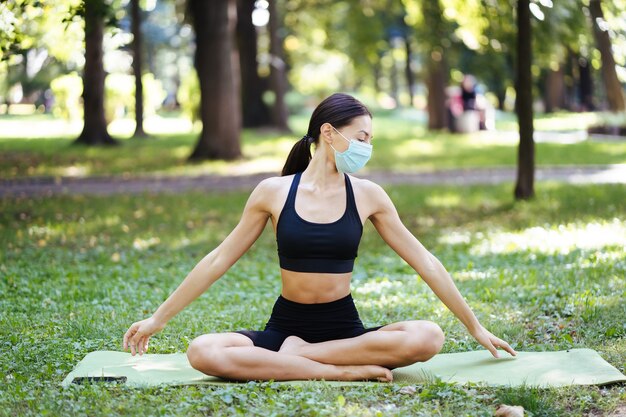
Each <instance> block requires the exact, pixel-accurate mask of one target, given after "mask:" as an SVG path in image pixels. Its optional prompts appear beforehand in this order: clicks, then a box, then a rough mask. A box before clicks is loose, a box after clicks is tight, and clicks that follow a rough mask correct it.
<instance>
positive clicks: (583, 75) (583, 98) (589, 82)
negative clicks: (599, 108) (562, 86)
mask: <svg viewBox="0 0 626 417" xmlns="http://www.w3.org/2000/svg"><path fill="white" fill-rule="evenodd" d="M577 62H578V74H579V84H578V92H579V94H580V110H582V111H594V110H595V109H596V106H595V104H594V103H593V78H592V77H591V65H589V61H587V60H586V59H584V58H580V59H578V60H577Z"/></svg>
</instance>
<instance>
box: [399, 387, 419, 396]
mask: <svg viewBox="0 0 626 417" xmlns="http://www.w3.org/2000/svg"><path fill="white" fill-rule="evenodd" d="M399 392H400V394H409V395H411V394H415V392H417V389H416V388H415V387H414V386H413V385H407V386H406V387H402V388H400V391H399Z"/></svg>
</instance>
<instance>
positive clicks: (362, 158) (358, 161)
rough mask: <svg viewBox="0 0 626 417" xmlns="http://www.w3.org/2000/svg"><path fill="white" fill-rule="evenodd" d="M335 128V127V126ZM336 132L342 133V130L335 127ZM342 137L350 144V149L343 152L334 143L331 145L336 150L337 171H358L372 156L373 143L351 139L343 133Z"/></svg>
mask: <svg viewBox="0 0 626 417" xmlns="http://www.w3.org/2000/svg"><path fill="white" fill-rule="evenodd" d="M333 129H335V128H334V127H333ZM335 132H337V133H339V134H340V135H341V132H339V131H338V130H337V129H335ZM341 137H342V138H344V139H345V140H347V141H348V143H349V144H350V145H348V149H346V150H345V151H343V152H338V151H337V149H335V147H334V146H333V145H332V144H331V145H330V147H331V148H333V150H334V151H335V165H336V166H337V171H339V172H347V173H352V172H356V171H358V170H359V169H361V168H363V167H364V166H365V164H367V161H369V159H370V158H371V156H372V145H370V144H369V143H365V142H359V141H358V140H350V139H348V138H346V137H345V136H344V135H341Z"/></svg>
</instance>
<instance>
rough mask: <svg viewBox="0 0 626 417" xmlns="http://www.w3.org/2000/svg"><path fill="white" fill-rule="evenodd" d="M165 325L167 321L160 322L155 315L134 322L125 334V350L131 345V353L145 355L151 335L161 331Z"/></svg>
mask: <svg viewBox="0 0 626 417" xmlns="http://www.w3.org/2000/svg"><path fill="white" fill-rule="evenodd" d="M164 327H165V323H160V322H158V321H157V320H155V319H154V317H150V318H147V319H145V320H141V321H138V322H135V323H133V324H132V325H131V326H130V328H129V329H128V330H127V331H126V333H125V334H124V344H123V347H124V350H126V348H127V347H130V353H131V354H132V355H133V356H135V353H139V355H143V354H144V353H145V352H146V351H147V350H148V341H149V340H150V336H152V335H153V334H155V333H158V332H160V331H161V330H162V329H163V328H164Z"/></svg>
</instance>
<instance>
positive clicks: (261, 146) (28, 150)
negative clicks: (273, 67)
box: [0, 110, 626, 178]
mask: <svg viewBox="0 0 626 417" xmlns="http://www.w3.org/2000/svg"><path fill="white" fill-rule="evenodd" d="M592 116H593V115H592V114H591V113H584V114H563V113H561V114H556V115H546V116H539V117H538V118H537V120H536V128H537V129H543V130H561V131H563V130H565V131H567V130H569V129H572V128H584V126H586V125H587V124H588V123H590V122H591V121H592V120H593V117H592ZM308 117H309V115H306V116H303V115H299V116H292V118H291V119H290V124H291V127H292V130H293V132H294V133H293V134H280V133H272V132H268V131H261V130H245V131H244V132H243V134H242V150H243V154H244V157H243V158H242V159H240V160H237V161H233V162H224V161H208V162H203V163H196V164H189V163H187V161H186V159H187V157H188V156H189V154H190V153H191V150H192V149H193V146H194V144H195V142H196V141H197V137H198V134H197V132H196V133H192V132H191V130H193V129H192V128H191V126H190V125H189V123H188V122H186V121H185V120H184V119H180V118H177V117H173V116H169V117H153V118H151V119H148V121H147V122H146V126H147V129H148V131H149V132H152V133H153V134H154V135H153V137H152V138H151V139H148V140H139V139H130V138H129V136H130V134H131V132H132V128H133V123H132V121H129V120H119V121H115V122H114V123H113V124H111V126H110V129H109V130H110V131H111V133H112V134H114V135H117V136H118V137H119V138H121V142H122V144H123V146H119V147H113V148H110V147H109V148H102V147H97V148H87V147H82V146H72V141H73V138H75V137H76V136H77V135H78V133H79V131H80V128H81V126H80V124H76V123H75V124H72V125H67V124H65V123H64V122H62V121H59V120H55V119H52V118H50V117H46V116H45V115H35V116H2V117H1V118H0V176H1V177H3V178H23V177H33V176H55V177H56V176H88V175H124V176H133V175H143V174H160V175H198V174H204V173H213V174H234V175H237V174H246V173H254V172H278V171H280V169H281V168H282V165H283V163H284V161H285V159H286V156H287V154H288V153H289V150H290V149H291V146H292V145H293V143H294V141H295V140H296V139H299V138H300V137H301V136H302V134H303V133H304V132H305V130H306V128H307V124H308ZM373 126H374V127H373V128H374V136H375V137H376V139H375V141H374V156H373V158H372V160H371V161H370V163H369V164H368V169H370V170H397V171H433V170H445V169H452V168H481V167H493V166H509V167H511V166H515V164H516V158H517V156H516V155H517V142H518V140H517V138H516V136H515V133H514V132H511V131H514V130H515V129H516V123H515V120H514V119H512V116H511V115H509V114H501V115H499V121H498V128H499V129H501V131H497V132H479V133H476V134H469V135H456V134H450V133H445V132H428V131H427V130H426V129H425V124H424V118H423V115H422V113H420V112H418V111H409V110H403V111H395V112H390V111H380V112H375V113H374V124H373ZM151 129H152V130H151ZM196 130H197V129H196ZM157 132H158V134H157ZM507 132H508V133H507ZM536 158H537V164H538V165H539V166H548V165H588V164H592V165H594V164H617V163H626V142H615V141H613V142H599V141H583V142H580V143H574V144H560V143H537V144H536Z"/></svg>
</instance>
